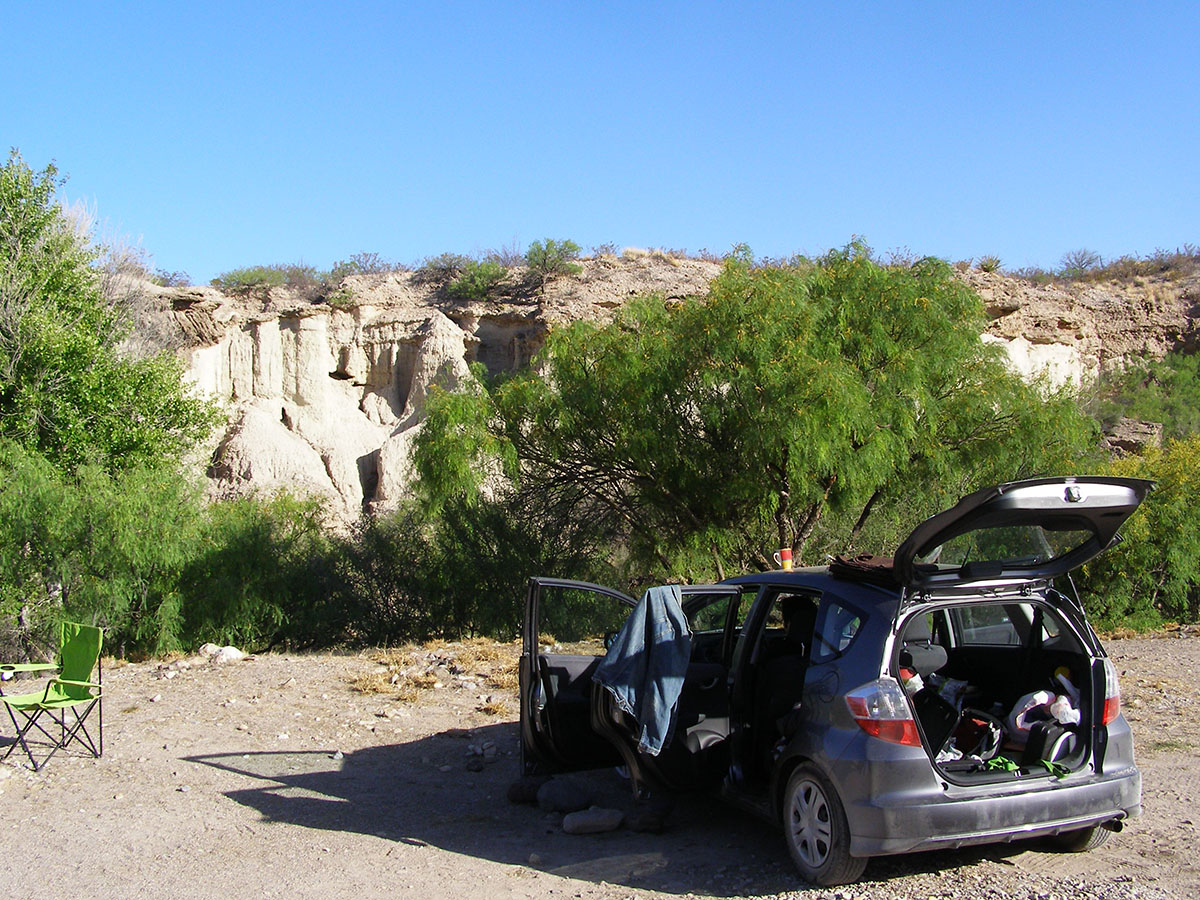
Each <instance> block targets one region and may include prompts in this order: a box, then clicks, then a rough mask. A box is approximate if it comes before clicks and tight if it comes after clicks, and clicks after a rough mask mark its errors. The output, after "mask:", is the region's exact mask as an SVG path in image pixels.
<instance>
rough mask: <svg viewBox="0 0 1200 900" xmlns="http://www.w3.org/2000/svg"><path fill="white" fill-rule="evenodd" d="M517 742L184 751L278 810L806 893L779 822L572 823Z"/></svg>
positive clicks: (688, 805) (728, 810)
mask: <svg viewBox="0 0 1200 900" xmlns="http://www.w3.org/2000/svg"><path fill="white" fill-rule="evenodd" d="M487 741H492V742H494V743H495V744H496V746H497V747H498V748H500V751H501V753H500V756H499V759H498V761H497V762H495V763H491V764H487V765H484V766H483V768H482V770H481V771H471V770H470V769H469V768H468V763H469V762H470V761H471V760H473V759H474V760H479V759H480V758H479V757H478V756H477V755H474V754H473V753H472V748H478V747H479V746H480V745H482V744H483V743H484V742H487ZM516 748H517V741H516V726H515V725H513V724H512V723H502V724H495V725H488V726H484V727H480V728H475V729H471V730H469V731H468V730H465V729H451V730H449V731H444V732H440V733H438V734H434V735H430V736H428V737H424V738H420V739H417V740H414V741H410V742H406V743H399V744H387V745H380V746H375V747H367V748H364V749H362V750H357V751H354V752H351V753H347V754H345V755H344V756H341V757H340V758H334V757H335V756H337V754H330V753H328V752H325V751H295V752H290V751H273V752H258V753H248V754H243V753H221V754H207V755H198V756H188V757H184V760H185V761H187V762H191V763H194V764H197V765H204V766H208V767H210V768H213V769H217V770H219V771H220V772H221V773H224V774H223V776H222V779H221V780H222V781H223V782H224V784H223V786H221V787H219V788H218V789H219V790H221V791H222V793H223V794H224V795H225V796H226V797H228V798H229V799H230V800H233V801H235V802H237V803H240V804H242V805H244V806H246V807H249V808H251V809H253V810H255V811H256V812H258V813H259V814H260V815H261V816H262V817H263V819H265V820H266V821H270V822H278V823H287V824H291V825H296V826H299V827H302V828H311V829H315V830H327V831H340V832H354V833H359V834H365V835H371V836H374V837H377V838H381V839H383V840H388V841H398V842H402V843H405V844H408V845H413V846H424V845H432V846H435V847H439V848H441V849H443V850H447V851H450V852H454V853H463V854H467V855H470V856H474V857H476V858H480V859H488V860H491V861H493V862H498V863H504V864H508V865H519V866H526V867H529V868H533V869H537V870H540V871H543V872H548V873H551V874H556V875H562V876H565V877H570V878H577V879H581V880H585V881H590V882H594V883H599V882H602V881H604V882H608V883H609V884H621V885H626V886H628V887H631V888H639V889H643V890H652V891H656V892H661V893H666V894H686V893H704V894H708V895H710V896H726V897H733V896H741V895H746V894H772V893H780V892H783V891H791V892H797V891H799V892H804V891H805V889H806V888H807V887H808V886H807V885H806V884H805V883H804V882H802V881H800V880H799V878H798V877H797V875H796V872H795V870H794V869H793V868H792V864H791V861H790V860H789V858H788V855H787V851H786V849H785V847H784V843H783V839H782V837H781V836H780V834H779V832H778V830H777V829H774V828H772V827H771V826H770V825H768V824H767V823H765V822H762V821H761V820H759V819H757V818H754V817H751V816H749V815H746V814H744V813H742V812H740V811H738V810H736V809H734V808H732V807H729V806H728V805H726V804H723V803H721V802H720V801H719V800H717V799H715V798H713V797H711V796H708V795H697V796H691V795H689V796H684V797H681V798H678V800H677V803H676V806H675V808H674V810H673V811H672V813H671V814H670V816H669V818H668V820H667V823H666V825H667V827H666V829H665V831H664V832H663V833H661V834H642V833H636V832H632V831H628V830H625V829H619V830H617V831H611V832H606V833H601V834H590V835H570V834H566V833H564V832H563V830H562V828H561V818H562V817H561V816H559V815H554V814H549V813H546V812H543V811H542V810H540V809H538V808H537V807H536V806H525V805H518V804H514V803H511V802H509V800H508V799H507V796H506V795H507V789H508V786H509V785H510V783H511V782H513V781H514V780H516V778H517V776H518V764H517V749H516ZM477 765H478V764H477V763H476V766H477ZM224 776H228V779H225V778H224ZM565 777H569V778H571V779H573V780H575V781H576V782H577V783H578V784H579V786H580V787H582V788H583V789H585V790H586V791H587V792H588V793H589V795H590V796H591V798H592V802H593V803H594V804H596V805H600V806H605V807H609V808H617V809H623V810H625V809H629V808H630V807H631V806H632V805H633V799H632V795H631V792H630V790H629V787H628V783H627V782H625V781H623V780H622V779H621V778H619V777H618V776H617V774H616V773H615V772H614V771H613V770H611V769H610V770H604V771H599V772H586V773H578V774H575V775H570V776H565ZM224 785H227V786H224ZM1005 849H1006V848H1001V853H1000V854H997V853H995V852H993V851H992V849H991V848H988V850H987V851H986V852H983V851H979V850H973V851H966V850H964V851H953V852H946V853H936V854H913V855H911V856H906V857H893V858H888V859H880V860H873V861H872V862H871V864H870V866H868V868H867V872H866V875H865V878H866V879H868V880H890V879H891V878H896V877H900V876H902V875H905V874H910V873H912V872H914V871H936V870H938V869H941V868H946V867H953V866H960V865H970V864H972V863H973V862H975V861H978V860H980V859H984V858H988V859H996V858H999V856H1000V855H1002V854H1003V852H1004V851H1005ZM1008 852H1010V853H1013V854H1015V853H1017V852H1019V849H1018V848H1016V847H1013V848H1011V849H1009V851H1008ZM812 890H814V891H817V890H819V889H817V888H813V889H812ZM820 890H824V889H820Z"/></svg>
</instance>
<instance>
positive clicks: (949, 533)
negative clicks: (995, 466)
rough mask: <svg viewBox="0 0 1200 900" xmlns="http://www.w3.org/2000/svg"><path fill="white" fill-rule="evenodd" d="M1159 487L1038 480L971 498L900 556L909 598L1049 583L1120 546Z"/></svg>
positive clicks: (1134, 481) (928, 523)
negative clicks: (965, 588) (1122, 533)
mask: <svg viewBox="0 0 1200 900" xmlns="http://www.w3.org/2000/svg"><path fill="white" fill-rule="evenodd" d="M1152 487H1153V482H1150V481H1145V480H1142V479H1140V478H1100V477H1070V478H1038V479H1033V480H1029V481H1018V482H1012V483H1009V484H1002V485H998V486H996V487H990V488H986V489H984V490H981V491H976V492H975V493H973V494H968V495H967V496H966V497H964V498H963V499H962V500H960V501H959V502H958V503H957V504H955V505H954V506H953V507H951V508H950V509H948V510H945V511H944V512H941V513H938V514H937V515H935V516H933V517H932V518H929V519H927V520H925V521H924V522H923V523H921V524H920V525H919V526H917V528H916V530H915V531H913V533H912V534H911V535H910V536H909V538H908V540H906V541H905V542H904V543H903V544H902V545H901V546H900V549H899V550H897V551H896V559H895V574H896V578H897V580H898V581H899V582H900V584H901V585H902V586H903V587H904V588H905V592H906V594H907V595H909V596H913V595H916V594H920V593H937V592H939V591H941V590H951V591H952V590H953V589H954V588H956V587H957V586H959V585H971V586H972V587H975V588H978V587H980V586H982V585H984V584H995V585H997V586H1001V585H1013V584H1018V583H1022V582H1025V583H1028V582H1046V581H1049V580H1050V579H1052V578H1054V577H1056V576H1058V575H1062V574H1064V573H1065V572H1068V571H1070V570H1071V569H1074V568H1076V567H1078V566H1081V565H1083V564H1084V563H1086V562H1087V561H1088V560H1090V559H1092V558H1093V557H1095V556H1096V555H1098V554H1099V553H1101V552H1103V551H1104V550H1106V549H1108V548H1109V547H1111V546H1113V545H1114V544H1115V543H1117V541H1119V539H1120V538H1119V536H1118V535H1117V529H1118V528H1120V527H1121V525H1122V524H1124V522H1125V520H1126V519H1128V518H1129V517H1130V516H1131V515H1132V514H1133V512H1134V511H1135V510H1136V509H1137V508H1138V505H1139V504H1141V502H1142V500H1144V499H1145V497H1146V494H1147V493H1149V491H1150V490H1151V488H1152Z"/></svg>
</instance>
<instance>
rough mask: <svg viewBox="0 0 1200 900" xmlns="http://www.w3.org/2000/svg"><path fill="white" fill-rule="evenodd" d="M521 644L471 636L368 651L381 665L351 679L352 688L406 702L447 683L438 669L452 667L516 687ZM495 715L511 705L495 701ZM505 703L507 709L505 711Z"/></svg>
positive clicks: (507, 688) (499, 686) (489, 681)
mask: <svg viewBox="0 0 1200 900" xmlns="http://www.w3.org/2000/svg"><path fill="white" fill-rule="evenodd" d="M520 654H521V647H520V644H519V643H518V642H513V643H508V644H502V643H499V642H497V641H493V640H490V639H488V638H468V639H466V640H462V641H444V640H434V641H427V642H426V643H424V644H419V645H418V644H413V645H406V646H403V647H394V648H388V649H381V650H375V651H371V652H368V653H366V654H364V655H365V657H366V658H367V659H369V660H371V661H372V662H374V663H377V664H378V665H379V666H380V667H381V669H380V670H377V671H374V672H371V673H368V674H364V675H359V676H357V677H356V678H354V679H352V680H351V682H350V686H351V688H353V689H354V690H356V691H358V692H359V693H363V694H390V695H393V696H394V697H395V698H396V699H397V700H400V701H403V702H410V703H411V702H414V701H416V700H418V699H419V698H420V697H421V695H422V694H423V693H424V692H425V691H428V690H432V689H433V688H435V687H439V686H443V682H442V680H441V679H440V678H439V675H438V674H437V672H435V671H434V670H435V669H437V668H441V667H445V668H449V669H450V671H451V672H460V673H464V674H472V675H475V676H476V677H478V678H482V679H484V680H485V681H486V683H487V685H488V686H489V687H491V688H496V689H499V690H505V691H515V690H516V689H517V686H518V677H517V661H518V659H519V658H520ZM495 705H496V708H497V711H496V712H493V713H491V714H492V715H503V714H504V711H507V706H506V705H505V704H504V702H503V701H501V700H497V701H495ZM501 707H503V710H504V711H501Z"/></svg>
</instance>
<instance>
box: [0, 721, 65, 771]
mask: <svg viewBox="0 0 1200 900" xmlns="http://www.w3.org/2000/svg"><path fill="white" fill-rule="evenodd" d="M6 708H7V709H8V717H9V718H10V719H12V723H13V728H14V729H16V732H17V739H16V740H15V741H14V742H13V743H12V744H10V745H9V747H8V750H7V751H6V752H5V754H4V756H3V757H2V758H0V761H2V760H3V759H8V757H9V755H10V754H11V753H12V752H13V750H14V749H15V748H16V746H17V744H20V745H21V749H22V750H24V751H25V755H26V756H28V757H29V764H30V765H31V766H33V771H35V772H36V771H37V770H38V769H39V768H40V766H39V765H38V761H37V760H36V759H35V758H34V756H33V751H32V750H30V749H29V744H28V742H27V741H26V740H25V735H27V734H28V733H29V730H30V729H31V728H37V730H38V731H40V732H41V733H42V734H44V735H46V737H48V738H50V742H51V743H54V738H53V736H51V735H50V733H49V732H47V731H46V729H45V728H43V727H42V726H41V725H40V724H39V723H38V718H40V717H41V715H42V713H43V712H45V710H42V709H39V710H36V711H35V712H34V714H33V715H30V714H29V713H27V712H25V710H23V709H22V710H17V711H18V712H20V713H21V715H22V716H24V717H25V725H24V727H22V726H21V725H20V724H19V723H18V722H17V717H16V715H14V712H13V708H12V707H11V706H8V707H6ZM50 718H54V717H53V716H51V717H50ZM43 765H44V763H43Z"/></svg>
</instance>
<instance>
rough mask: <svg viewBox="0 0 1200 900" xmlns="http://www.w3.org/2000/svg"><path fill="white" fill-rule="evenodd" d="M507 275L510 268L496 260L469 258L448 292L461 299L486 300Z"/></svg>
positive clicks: (447, 289)
mask: <svg viewBox="0 0 1200 900" xmlns="http://www.w3.org/2000/svg"><path fill="white" fill-rule="evenodd" d="M507 275H508V270H507V269H506V268H504V266H503V265H501V264H500V263H499V262H496V261H494V260H490V259H485V260H482V261H479V262H477V261H475V260H468V261H467V262H466V263H465V264H464V265H463V267H462V271H460V272H459V273H458V275H457V276H455V278H454V280H453V281H451V282H450V284H449V285H447V287H446V293H448V294H449V295H450V296H451V297H457V298H459V299H461V300H486V299H487V298H488V297H489V296H490V295H491V293H492V291H493V290H495V288H496V287H497V285H499V284H500V282H502V281H503V280H504V279H505V277H507Z"/></svg>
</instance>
